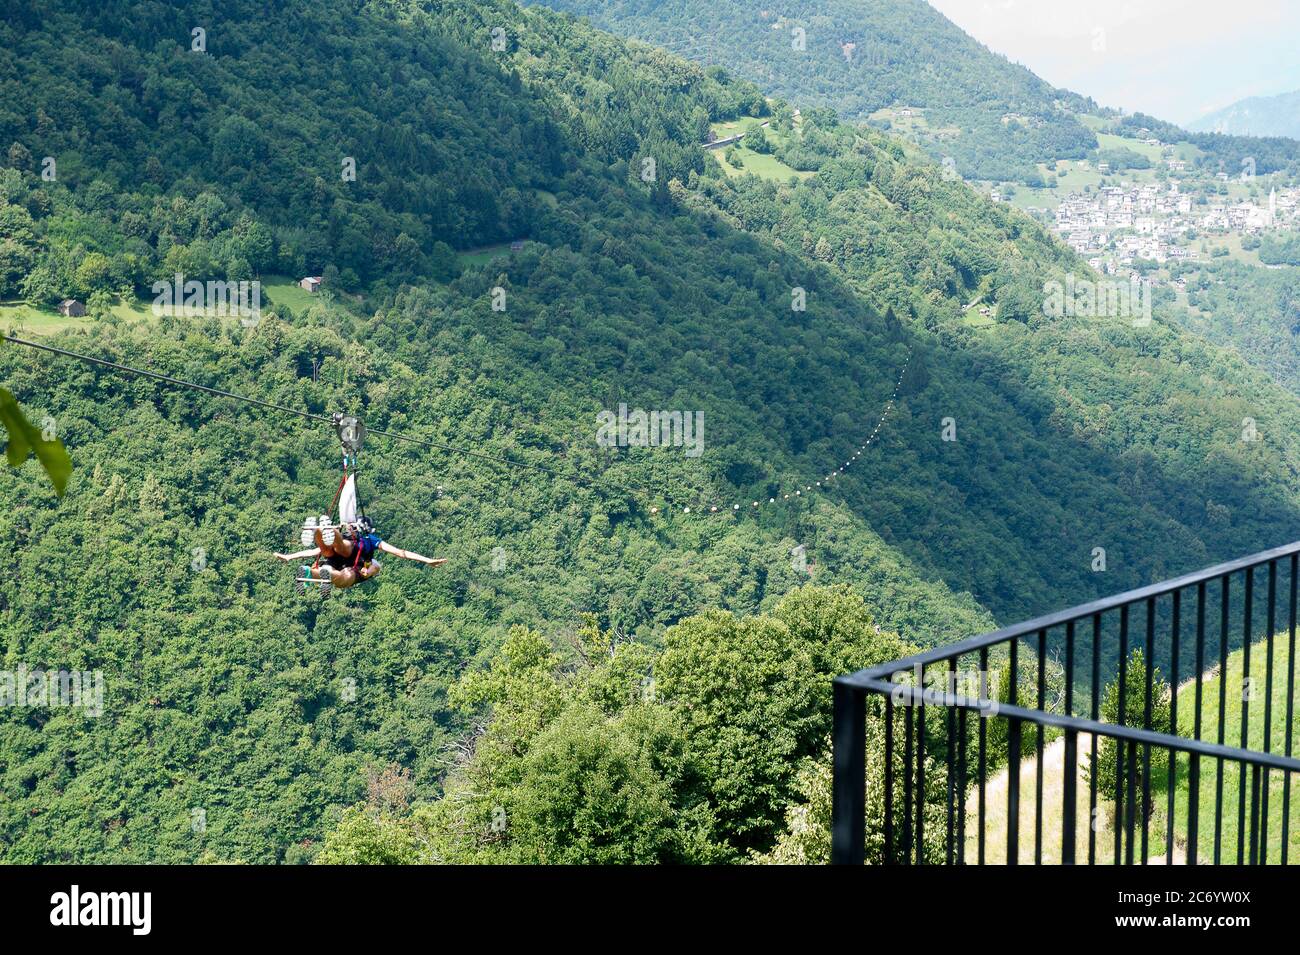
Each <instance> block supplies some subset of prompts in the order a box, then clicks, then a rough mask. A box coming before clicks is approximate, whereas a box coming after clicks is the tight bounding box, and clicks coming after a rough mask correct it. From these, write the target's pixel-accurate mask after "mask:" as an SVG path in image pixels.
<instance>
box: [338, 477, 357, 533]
mask: <svg viewBox="0 0 1300 955" xmlns="http://www.w3.org/2000/svg"><path fill="white" fill-rule="evenodd" d="M356 520H357V477H356V475H355V474H349V475H348V479H347V481H346V483H344V485H343V492H342V493H341V494H339V523H340V524H354V523H356Z"/></svg>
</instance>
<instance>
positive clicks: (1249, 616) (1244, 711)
mask: <svg viewBox="0 0 1300 955" xmlns="http://www.w3.org/2000/svg"><path fill="white" fill-rule="evenodd" d="M1244 573H1245V575H1246V593H1245V596H1244V597H1243V598H1242V600H1243V601H1244V603H1243V605H1242V624H1241V654H1242V657H1241V674H1242V685H1241V748H1242V749H1249V748H1250V746H1249V745H1248V743H1249V739H1250V696H1251V691H1250V686H1251V683H1250V640H1251V636H1252V633H1251V623H1252V620H1253V618H1254V610H1255V568H1254V567H1247V568H1246V569H1245V571H1244ZM1239 766H1240V774H1239V776H1238V782H1237V865H1243V864H1244V863H1245V861H1246V764H1245V763H1240V764H1239Z"/></svg>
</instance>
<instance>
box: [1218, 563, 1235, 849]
mask: <svg viewBox="0 0 1300 955" xmlns="http://www.w3.org/2000/svg"><path fill="white" fill-rule="evenodd" d="M1231 576H1232V575H1231V574H1224V575H1223V577H1222V581H1223V594H1222V599H1221V601H1220V605H1219V745H1220V746H1222V745H1223V741H1224V728H1225V726H1226V725H1227V716H1228V604H1229V600H1230V598H1231V584H1230V583H1229V581H1230V580H1231ZM1215 762H1216V763H1217V764H1218V765H1217V767H1216V769H1217V772H1216V773H1215V781H1214V864H1215V865H1219V864H1220V863H1221V862H1222V855H1223V774H1224V772H1225V769H1224V765H1223V760H1222V759H1219V760H1216V761H1215Z"/></svg>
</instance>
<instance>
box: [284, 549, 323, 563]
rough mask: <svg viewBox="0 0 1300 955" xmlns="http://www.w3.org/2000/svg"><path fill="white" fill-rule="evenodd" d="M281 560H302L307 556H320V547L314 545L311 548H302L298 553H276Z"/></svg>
mask: <svg viewBox="0 0 1300 955" xmlns="http://www.w3.org/2000/svg"><path fill="white" fill-rule="evenodd" d="M275 556H276V557H278V558H279V559H280V560H286V561H287V560H302V559H303V558H305V557H319V556H320V548H319V547H313V548H312V549H311V550H300V551H298V553H296V554H276V555H275Z"/></svg>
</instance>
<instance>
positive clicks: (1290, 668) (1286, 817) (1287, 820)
mask: <svg viewBox="0 0 1300 955" xmlns="http://www.w3.org/2000/svg"><path fill="white" fill-rule="evenodd" d="M1298 570H1300V555H1298V554H1292V555H1291V575H1290V576H1291V579H1290V582H1289V586H1290V590H1291V600H1290V606H1289V608H1288V611H1287V651H1286V755H1287V756H1288V757H1290V756H1291V734H1292V723H1293V721H1294V719H1295V622H1296V572H1297V571H1298ZM1290 839H1291V774H1290V773H1289V772H1288V773H1287V774H1286V775H1285V776H1284V777H1283V778H1282V865H1286V864H1287V854H1288V853H1287V848H1288V843H1289V842H1290Z"/></svg>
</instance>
